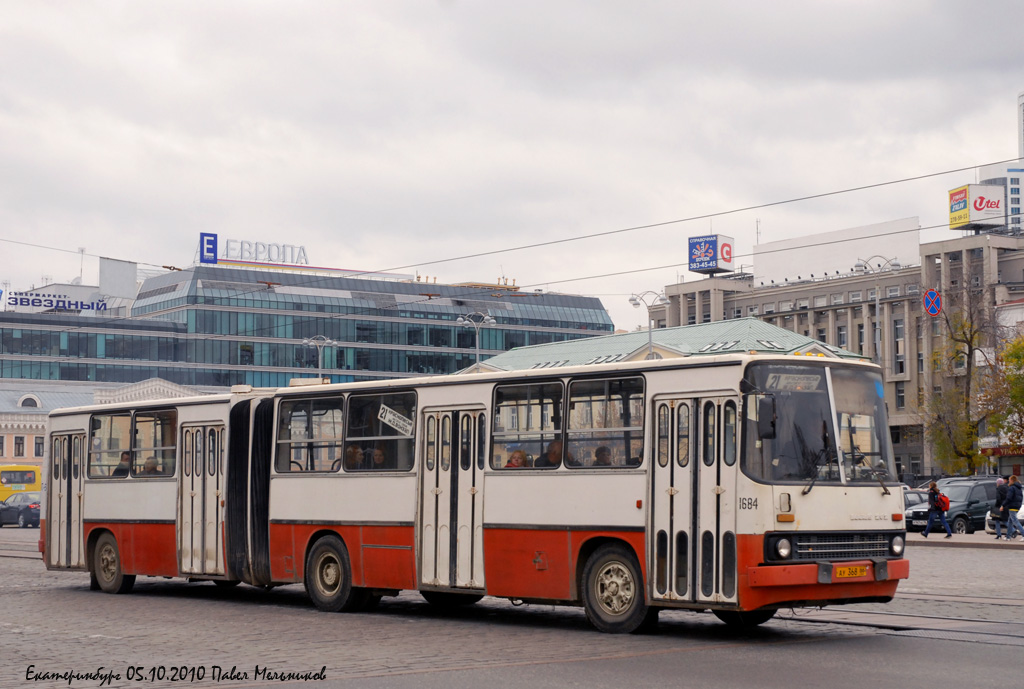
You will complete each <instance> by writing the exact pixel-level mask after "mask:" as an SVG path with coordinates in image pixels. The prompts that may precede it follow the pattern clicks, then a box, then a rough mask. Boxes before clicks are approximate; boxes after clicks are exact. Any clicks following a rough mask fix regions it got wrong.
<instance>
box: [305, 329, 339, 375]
mask: <svg viewBox="0 0 1024 689" xmlns="http://www.w3.org/2000/svg"><path fill="white" fill-rule="evenodd" d="M302 344H304V345H306V346H307V347H316V370H317V375H320V374H321V373H322V372H323V369H324V347H330V346H333V345H336V344H338V343H337V342H335V341H334V340H332V339H330V338H329V337H325V336H324V335H314V336H313V337H307V338H306V339H304V340H303V341H302Z"/></svg>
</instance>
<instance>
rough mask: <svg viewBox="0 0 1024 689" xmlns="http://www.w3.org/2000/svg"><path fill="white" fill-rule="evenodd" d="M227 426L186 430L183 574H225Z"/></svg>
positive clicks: (181, 537)
mask: <svg viewBox="0 0 1024 689" xmlns="http://www.w3.org/2000/svg"><path fill="white" fill-rule="evenodd" d="M224 437H225V435H224V426H223V425H221V424H215V425H214V424H211V425H200V426H184V427H182V443H181V447H182V455H181V500H180V502H179V511H178V538H179V543H178V553H179V557H180V560H181V561H180V567H181V572H182V573H183V574H224V507H223V502H224V497H225V494H226V490H225V483H224Z"/></svg>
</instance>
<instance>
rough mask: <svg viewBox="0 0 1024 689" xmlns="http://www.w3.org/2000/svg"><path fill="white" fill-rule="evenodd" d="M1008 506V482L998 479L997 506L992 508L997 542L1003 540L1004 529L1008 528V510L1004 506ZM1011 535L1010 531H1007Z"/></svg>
mask: <svg viewBox="0 0 1024 689" xmlns="http://www.w3.org/2000/svg"><path fill="white" fill-rule="evenodd" d="M1005 504H1006V481H1005V480H1003V478H1002V477H999V478H997V479H996V504H995V506H994V507H993V508H992V521H993V522H995V525H996V540H997V541H1001V540H1003V529H1004V528H1008V527H1007V526H1006V509H1005V508H1004V507H1003V505H1005ZM1007 535H1009V531H1007Z"/></svg>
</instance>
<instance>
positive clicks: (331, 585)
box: [316, 555, 341, 596]
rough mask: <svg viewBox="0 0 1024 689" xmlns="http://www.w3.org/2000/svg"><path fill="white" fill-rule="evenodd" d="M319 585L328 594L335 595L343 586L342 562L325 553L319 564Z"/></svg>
mask: <svg viewBox="0 0 1024 689" xmlns="http://www.w3.org/2000/svg"><path fill="white" fill-rule="evenodd" d="M316 581H317V587H318V588H319V589H320V591H321V593H323V594H324V595H326V596H333V595H334V594H336V593H337V592H338V589H339V587H340V586H341V563H340V562H338V560H336V559H335V558H333V557H331V556H330V555H324V556H323V557H321V558H320V562H319V563H318V564H317V577H316Z"/></svg>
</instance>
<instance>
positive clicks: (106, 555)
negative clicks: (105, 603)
mask: <svg viewBox="0 0 1024 689" xmlns="http://www.w3.org/2000/svg"><path fill="white" fill-rule="evenodd" d="M92 566H93V573H94V574H95V576H96V583H97V584H99V587H100V590H101V591H103V592H105V593H128V592H129V591H131V590H132V587H133V586H135V575H134V574H125V573H124V569H123V568H122V567H121V551H119V550H118V549H117V539H116V538H114V535H113V534H112V533H110V532H109V531H108V532H107V533H104V534H103V535H101V536H100V537H99V538H98V539H97V540H96V549H95V550H94V551H93V554H92Z"/></svg>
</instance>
